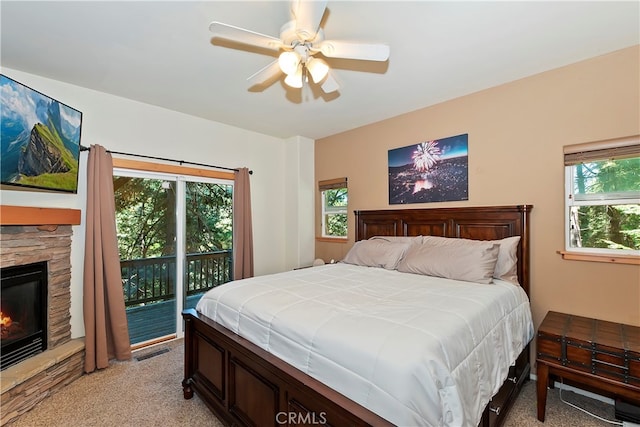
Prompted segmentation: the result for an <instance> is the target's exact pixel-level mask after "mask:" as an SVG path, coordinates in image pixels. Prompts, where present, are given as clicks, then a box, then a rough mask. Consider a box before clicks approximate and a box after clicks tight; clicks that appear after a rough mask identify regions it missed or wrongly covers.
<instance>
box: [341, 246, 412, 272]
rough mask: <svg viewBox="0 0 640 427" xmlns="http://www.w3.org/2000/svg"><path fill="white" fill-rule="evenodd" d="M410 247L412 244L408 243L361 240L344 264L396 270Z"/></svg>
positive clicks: (347, 256)
mask: <svg viewBox="0 0 640 427" xmlns="http://www.w3.org/2000/svg"><path fill="white" fill-rule="evenodd" d="M409 246H410V244H409V243H406V242H388V241H386V240H381V239H375V240H360V241H359V242H356V243H355V244H354V245H353V247H352V248H351V249H349V252H347V255H346V256H345V257H344V259H343V260H342V262H345V263H347V264H354V265H362V266H366V267H382V268H386V269H387V270H395V268H396V267H397V266H398V262H399V261H400V259H401V258H402V257H403V256H404V253H405V251H406V250H407V248H408V247H409Z"/></svg>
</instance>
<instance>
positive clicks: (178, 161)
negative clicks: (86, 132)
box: [80, 145, 253, 175]
mask: <svg viewBox="0 0 640 427" xmlns="http://www.w3.org/2000/svg"><path fill="white" fill-rule="evenodd" d="M90 149H91V147H85V146H84V145H81V146H80V151H89V150H90ZM107 152H108V153H111V154H120V155H123V156H133V157H144V158H146V159H154V160H163V161H165V162H174V163H180V164H181V165H183V164H184V165H194V166H204V167H207V168H215V169H224V170H228V171H234V172H237V171H238V169H234V168H226V167H224V166H213V165H207V164H205V163H194V162H188V161H186V160H174V159H166V158H164V157H155V156H146V155H144V154H132V153H122V152H120V151H111V150H107ZM249 175H253V171H251V170H250V171H249Z"/></svg>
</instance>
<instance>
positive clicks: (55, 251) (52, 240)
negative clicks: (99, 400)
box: [0, 206, 84, 425]
mask: <svg viewBox="0 0 640 427" xmlns="http://www.w3.org/2000/svg"><path fill="white" fill-rule="evenodd" d="M7 208H13V207H7V206H2V211H1V212H0V214H1V215H2V216H1V217H0V219H1V221H2V226H1V227H0V268H2V269H3V272H5V271H11V270H12V269H14V268H19V267H18V266H32V265H34V264H36V265H37V264H40V265H44V266H45V274H46V280H45V281H46V294H45V298H46V304H45V305H46V313H43V315H44V316H45V317H46V319H45V322H44V323H45V324H46V331H44V334H43V339H44V340H45V341H46V343H45V345H44V346H43V347H44V348H45V350H44V351H42V350H40V351H35V352H33V354H30V355H28V357H27V358H25V359H24V360H21V361H18V362H16V363H14V364H11V366H8V367H6V369H3V370H2V371H0V380H1V388H2V401H1V405H2V419H1V421H0V425H5V424H8V423H10V422H12V421H13V420H15V419H17V418H18V417H19V416H20V415H22V414H23V413H25V412H27V411H28V410H30V409H31V408H33V407H34V406H36V405H37V404H38V403H39V402H41V401H42V400H43V399H45V398H46V397H47V396H49V395H51V394H52V393H54V392H55V391H57V390H58V389H60V388H61V387H63V386H64V385H66V384H68V383H70V382H72V381H74V380H75V379H77V378H79V377H80V376H81V375H82V374H83V372H84V340H83V339H82V338H80V339H71V314H70V308H71V290H70V283H71V236H72V233H73V231H72V227H71V224H78V223H79V216H80V215H79V211H73V210H68V209H67V210H62V209H50V210H49V209H42V208H13V209H18V211H13V210H7ZM61 211H69V212H71V213H72V214H73V216H72V219H69V218H67V217H66V215H63V217H64V218H58V214H59V213H60V212H61ZM14 212H20V214H19V215H17V216H15V215H13V213H14ZM31 213H33V214H35V215H30V214H31ZM52 223H53V224H52ZM42 224H46V225H42ZM4 291H5V290H4V289H3V293H4ZM3 297H4V296H3ZM5 302H6V299H5V300H3V304H4V303H5ZM17 316H22V315H21V314H17ZM3 339H4V337H3ZM3 350H4V346H3ZM3 363H4V362H3Z"/></svg>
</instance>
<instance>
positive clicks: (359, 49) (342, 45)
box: [319, 40, 389, 61]
mask: <svg viewBox="0 0 640 427" xmlns="http://www.w3.org/2000/svg"><path fill="white" fill-rule="evenodd" d="M319 49H320V52H322V54H323V55H324V56H326V57H329V58H344V59H363V60H366V61H386V60H387V59H389V46H387V45H386V44H368V43H356V42H343V41H340V40H325V41H323V42H322V43H320V46H319Z"/></svg>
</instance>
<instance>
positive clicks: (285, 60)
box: [278, 51, 300, 76]
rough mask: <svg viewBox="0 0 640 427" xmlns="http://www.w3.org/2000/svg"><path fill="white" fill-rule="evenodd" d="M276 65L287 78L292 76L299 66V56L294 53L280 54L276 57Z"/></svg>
mask: <svg viewBox="0 0 640 427" xmlns="http://www.w3.org/2000/svg"><path fill="white" fill-rule="evenodd" d="M278 65H279V66H280V69H281V70H282V72H283V73H285V74H286V75H287V76H289V75H291V74H294V73H295V72H296V71H297V70H298V68H299V65H300V55H298V54H297V53H296V52H290V51H287V52H282V53H281V54H280V56H279V57H278Z"/></svg>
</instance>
